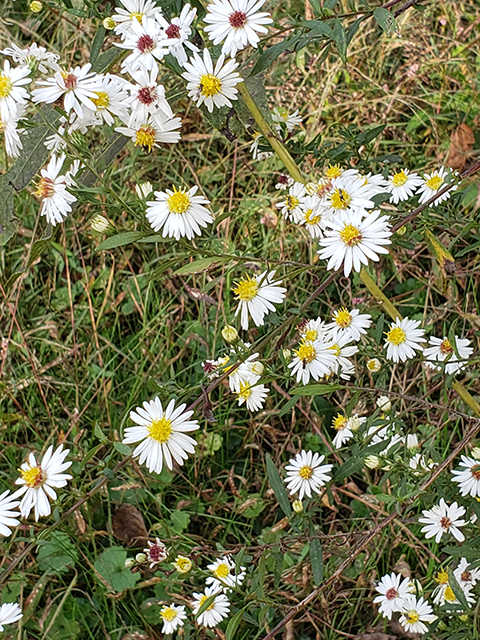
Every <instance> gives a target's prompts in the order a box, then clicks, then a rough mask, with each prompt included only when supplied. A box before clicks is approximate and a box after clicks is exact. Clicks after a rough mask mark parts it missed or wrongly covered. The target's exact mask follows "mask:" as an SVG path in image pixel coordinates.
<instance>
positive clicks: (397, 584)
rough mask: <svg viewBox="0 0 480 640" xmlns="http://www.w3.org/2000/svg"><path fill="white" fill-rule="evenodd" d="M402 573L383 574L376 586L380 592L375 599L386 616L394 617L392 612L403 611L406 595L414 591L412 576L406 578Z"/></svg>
mask: <svg viewBox="0 0 480 640" xmlns="http://www.w3.org/2000/svg"><path fill="white" fill-rule="evenodd" d="M402 578H403V576H402V575H401V574H400V573H390V574H388V573H387V574H386V575H384V576H382V579H381V580H380V582H379V583H378V585H377V586H376V587H375V591H378V593H379V594H380V595H379V596H376V597H375V599H374V600H373V601H374V602H375V603H376V604H380V606H379V608H378V610H379V611H380V613H381V614H382V616H383V617H384V618H388V619H389V620H391V619H392V614H393V613H395V612H396V611H401V609H402V606H403V602H404V598H405V596H407V595H409V594H410V593H411V592H412V589H411V586H410V578H404V579H403V580H402Z"/></svg>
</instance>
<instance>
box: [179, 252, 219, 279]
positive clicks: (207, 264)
mask: <svg viewBox="0 0 480 640" xmlns="http://www.w3.org/2000/svg"><path fill="white" fill-rule="evenodd" d="M229 260H230V258H222V257H221V256H211V257H209V258H199V259H198V260H194V261H193V262H190V263H189V264H186V265H185V266H183V267H180V269H177V270H176V271H175V274H176V275H177V276H187V275H190V274H192V273H202V271H208V269H210V268H211V267H213V266H218V265H220V264H225V263H226V262H228V261H229Z"/></svg>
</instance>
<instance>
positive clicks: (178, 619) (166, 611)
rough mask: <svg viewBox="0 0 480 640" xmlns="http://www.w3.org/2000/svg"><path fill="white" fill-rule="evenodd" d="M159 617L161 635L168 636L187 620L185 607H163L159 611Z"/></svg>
mask: <svg viewBox="0 0 480 640" xmlns="http://www.w3.org/2000/svg"><path fill="white" fill-rule="evenodd" d="M160 617H161V619H162V621H163V628H162V633H165V634H167V635H168V634H170V633H173V632H174V631H176V630H177V629H178V627H183V624H184V621H185V620H186V619H187V614H186V612H185V607H184V606H183V605H176V604H170V605H168V606H167V605H164V606H163V607H162V608H161V609H160Z"/></svg>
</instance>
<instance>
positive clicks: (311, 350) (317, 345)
mask: <svg viewBox="0 0 480 640" xmlns="http://www.w3.org/2000/svg"><path fill="white" fill-rule="evenodd" d="M332 347H333V342H324V341H323V340H315V341H314V342H306V341H305V340H304V341H302V342H301V343H300V345H299V347H298V349H296V350H295V351H294V354H295V355H294V357H293V359H292V361H291V362H290V364H289V365H288V368H289V369H291V375H292V376H296V378H297V382H301V383H302V384H308V382H309V381H310V378H313V379H314V380H318V379H319V378H322V377H323V376H328V375H330V373H331V371H332V368H333V367H334V366H335V362H336V355H335V353H334V352H333V351H332Z"/></svg>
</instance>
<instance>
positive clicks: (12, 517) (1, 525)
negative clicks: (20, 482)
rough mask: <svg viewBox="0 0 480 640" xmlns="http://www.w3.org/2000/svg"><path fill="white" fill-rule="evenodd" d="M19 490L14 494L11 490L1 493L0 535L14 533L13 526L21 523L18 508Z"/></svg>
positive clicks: (6, 535)
mask: <svg viewBox="0 0 480 640" xmlns="http://www.w3.org/2000/svg"><path fill="white" fill-rule="evenodd" d="M17 498H18V492H16V493H14V494H13V495H11V494H10V491H8V490H7V491H4V492H3V493H2V495H0V536H5V537H8V536H9V535H11V533H12V529H13V527H16V526H18V525H19V524H20V521H19V520H17V518H18V517H20V513H19V512H18V510H17V507H18V505H19V504H20V500H17Z"/></svg>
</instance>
